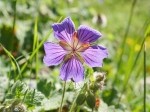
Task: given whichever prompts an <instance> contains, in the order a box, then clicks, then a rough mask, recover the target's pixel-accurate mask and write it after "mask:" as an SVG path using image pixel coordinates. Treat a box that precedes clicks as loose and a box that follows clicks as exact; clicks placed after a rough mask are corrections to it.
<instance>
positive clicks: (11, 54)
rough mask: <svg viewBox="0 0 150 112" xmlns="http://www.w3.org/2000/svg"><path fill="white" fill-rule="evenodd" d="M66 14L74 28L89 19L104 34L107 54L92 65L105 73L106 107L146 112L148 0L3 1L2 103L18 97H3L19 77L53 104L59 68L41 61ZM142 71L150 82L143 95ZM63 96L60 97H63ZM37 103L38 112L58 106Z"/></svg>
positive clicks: (0, 41)
mask: <svg viewBox="0 0 150 112" xmlns="http://www.w3.org/2000/svg"><path fill="white" fill-rule="evenodd" d="M67 16H70V17H71V18H72V20H73V21H74V23H75V25H76V29H77V28H78V26H79V25H80V24H85V25H89V26H91V27H92V28H95V29H97V30H99V31H100V32H101V33H102V34H103V37H102V38H101V39H99V41H98V44H100V45H104V46H105V47H107V49H108V51H109V56H108V59H105V60H104V66H103V67H102V68H94V70H95V71H105V72H106V73H107V75H106V77H107V80H106V86H105V88H104V90H103V91H102V92H101V93H100V94H99V95H100V97H101V99H102V100H103V101H104V102H105V103H106V104H107V105H108V106H114V107H115V109H116V110H115V111H123V112H142V111H144V106H143V102H144V99H146V101H147V103H146V107H145V108H146V111H145V112H149V111H150V104H149V103H148V102H149V101H150V95H149V93H150V89H149V88H148V87H149V85H150V58H149V57H150V53H149V51H150V44H149V43H150V3H149V1H148V0H142V1H140V0H119V1H118V0H92V1H91V0H82V1H80V0H17V1H16V0H1V1H0V44H1V46H0V102H1V103H0V104H1V105H2V107H5V106H6V105H11V104H12V102H13V101H14V99H16V94H15V97H12V98H11V100H12V101H11V102H7V101H6V100H4V99H7V98H5V97H6V96H7V94H8V93H9V91H10V88H11V87H12V85H14V84H15V82H16V81H17V80H19V79H20V80H21V81H22V82H24V83H26V84H27V87H29V88H33V89H34V90H38V91H40V92H41V93H43V94H44V95H45V96H47V97H45V98H44V101H45V102H49V103H50V105H52V104H51V102H50V100H52V101H53V98H55V97H56V96H55V93H60V94H59V95H58V96H59V97H60V96H61V93H62V92H61V88H62V87H61V86H62V81H61V80H60V79H59V77H58V75H59V68H60V67H59V66H58V67H49V68H48V67H46V66H45V65H44V64H43V62H42V59H43V56H44V51H43V43H44V42H46V41H56V39H55V38H54V36H53V33H52V30H51V24H52V23H55V22H58V21H61V20H63V18H65V17H67ZM144 43H145V47H146V50H145V61H144V48H143V45H144ZM144 69H145V71H144ZM144 73H145V74H146V76H145V77H146V83H145V85H147V90H146V91H145V93H147V94H146V97H145V98H144V93H143V92H144V82H143V81H144ZM38 85H39V86H38ZM69 87H70V86H69ZM69 87H68V88H69ZM43 88H44V89H43ZM68 91H69V89H68ZM66 94H67V93H66ZM59 97H58V99H56V100H60V99H59ZM17 98H22V97H20V96H19V97H17ZM44 101H43V102H44ZM5 102H6V103H5ZM58 102H59V101H58ZM58 102H56V103H58ZM29 103H31V101H29ZM49 103H48V104H49ZM4 104H5V105H4ZM31 104H33V102H32V103H31ZM58 104H59V103H58ZM26 105H28V104H26ZM53 105H55V104H53ZM34 106H35V111H37V110H36V109H37V108H42V109H43V110H40V109H39V110H40V111H45V110H47V111H51V110H55V109H57V108H58V106H56V105H55V106H56V107H55V106H51V107H54V108H52V109H51V108H50V107H49V106H47V105H42V106H38V105H34ZM32 110H34V109H32ZM39 110H38V111H39Z"/></svg>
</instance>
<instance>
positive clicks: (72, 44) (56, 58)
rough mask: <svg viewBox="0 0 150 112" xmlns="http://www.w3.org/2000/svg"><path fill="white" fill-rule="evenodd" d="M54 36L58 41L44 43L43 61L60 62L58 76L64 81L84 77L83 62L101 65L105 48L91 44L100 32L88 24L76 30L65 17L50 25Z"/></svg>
mask: <svg viewBox="0 0 150 112" xmlns="http://www.w3.org/2000/svg"><path fill="white" fill-rule="evenodd" d="M52 28H53V30H54V36H55V37H56V38H57V39H58V40H59V42H58V43H52V42H46V43H44V50H45V54H46V55H45V56H44V59H43V61H44V63H45V64H46V65H47V66H52V65H58V64H61V63H62V66H61V70H60V78H61V79H62V80H64V81H67V80H70V79H71V80H73V81H75V82H79V81H82V80H83V79H84V67H83V63H86V64H87V65H88V66H90V67H101V66H102V63H103V59H104V58H106V57H107V55H108V53H107V50H106V48H104V47H102V46H97V45H92V43H93V42H95V41H96V40H97V39H98V38H100V37H101V33H100V32H99V31H97V30H94V29H92V28H90V27H88V26H85V25H81V26H79V28H78V30H77V31H76V30H75V26H74V23H73V21H72V20H71V18H70V17H67V18H65V19H64V20H63V21H62V22H61V23H55V24H53V25H52Z"/></svg>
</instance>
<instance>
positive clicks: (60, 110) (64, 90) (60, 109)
mask: <svg viewBox="0 0 150 112" xmlns="http://www.w3.org/2000/svg"><path fill="white" fill-rule="evenodd" d="M65 92H66V81H65V82H64V88H63V94H62V99H61V104H60V108H59V112H62V105H63V100H64V96H65Z"/></svg>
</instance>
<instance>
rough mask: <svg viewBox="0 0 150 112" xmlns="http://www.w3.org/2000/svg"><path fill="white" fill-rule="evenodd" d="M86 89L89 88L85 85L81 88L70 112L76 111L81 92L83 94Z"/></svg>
mask: <svg viewBox="0 0 150 112" xmlns="http://www.w3.org/2000/svg"><path fill="white" fill-rule="evenodd" d="M85 88H87V85H86V84H84V86H83V87H82V88H81V90H80V91H79V93H78V94H77V96H76V98H75V99H74V100H73V103H72V105H71V108H70V111H69V112H74V109H75V108H76V107H77V105H76V100H77V98H78V96H79V94H81V92H83V91H84V90H86V89H85Z"/></svg>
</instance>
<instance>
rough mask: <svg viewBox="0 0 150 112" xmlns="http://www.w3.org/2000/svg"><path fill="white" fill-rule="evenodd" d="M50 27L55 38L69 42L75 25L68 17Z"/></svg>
mask: <svg viewBox="0 0 150 112" xmlns="http://www.w3.org/2000/svg"><path fill="white" fill-rule="evenodd" d="M52 28H53V30H54V36H55V37H56V38H58V39H60V40H64V41H67V42H71V39H72V35H73V33H74V32H75V26H74V23H73V21H72V20H71V18H70V17H67V18H65V19H64V20H63V21H62V22H61V23H55V24H53V25H52Z"/></svg>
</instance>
